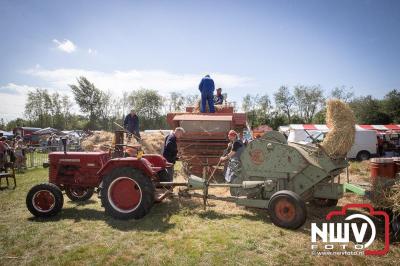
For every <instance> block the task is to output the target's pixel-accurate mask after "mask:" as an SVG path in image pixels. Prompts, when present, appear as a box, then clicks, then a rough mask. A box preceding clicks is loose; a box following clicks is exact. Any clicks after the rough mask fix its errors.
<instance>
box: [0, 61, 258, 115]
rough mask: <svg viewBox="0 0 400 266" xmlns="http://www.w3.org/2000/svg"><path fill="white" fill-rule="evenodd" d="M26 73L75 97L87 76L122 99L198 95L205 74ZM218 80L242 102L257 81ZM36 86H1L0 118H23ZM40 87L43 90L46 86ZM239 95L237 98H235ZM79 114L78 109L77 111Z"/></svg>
mask: <svg viewBox="0 0 400 266" xmlns="http://www.w3.org/2000/svg"><path fill="white" fill-rule="evenodd" d="M25 73H26V74H28V75H30V76H32V77H34V78H37V79H38V81H39V82H38V83H39V84H46V85H45V86H46V89H48V90H49V92H50V93H53V92H55V91H59V92H60V93H62V94H67V95H69V96H70V97H71V99H72V98H73V97H72V92H71V90H70V88H69V86H68V85H69V84H76V83H77V82H76V79H77V78H78V77H79V76H85V77H86V78H88V79H89V80H90V81H91V82H93V83H94V84H95V85H96V87H98V88H99V89H101V90H103V91H108V90H111V91H112V92H113V94H114V95H115V96H121V95H122V92H124V91H128V92H130V91H132V90H134V89H139V88H149V89H156V90H157V91H158V92H159V93H160V94H162V95H167V94H168V93H169V92H172V91H179V92H182V93H184V94H198V93H199V91H198V84H199V82H200V79H201V78H202V76H203V74H177V73H171V72H168V71H163V70H135V69H132V70H127V71H118V70H116V71H112V72H102V71H97V70H87V69H72V68H61V69H44V68H42V67H40V66H35V67H34V68H32V69H29V70H27V71H25ZM210 75H211V77H212V78H213V79H214V81H215V86H216V87H222V88H223V89H224V92H228V93H229V95H230V96H229V97H228V98H230V100H232V99H233V98H236V99H233V100H239V99H241V97H243V94H244V91H247V90H246V89H247V88H249V86H252V85H254V84H253V82H254V81H253V80H252V79H251V78H248V77H242V76H236V75H231V74H224V73H210ZM35 88H36V87H34V86H28V85H19V84H15V83H8V84H6V85H3V86H1V85H0V97H2V98H3V100H4V101H3V103H2V104H1V105H0V118H5V119H6V120H11V119H15V118H16V117H22V116H23V112H24V108H25V102H26V97H27V93H28V91H30V90H34V89H35ZM40 88H43V87H42V86H41V87H40ZM233 95H237V96H236V97H235V96H234V97H232V96H233ZM76 111H78V110H77V108H76V106H75V107H74V112H76Z"/></svg>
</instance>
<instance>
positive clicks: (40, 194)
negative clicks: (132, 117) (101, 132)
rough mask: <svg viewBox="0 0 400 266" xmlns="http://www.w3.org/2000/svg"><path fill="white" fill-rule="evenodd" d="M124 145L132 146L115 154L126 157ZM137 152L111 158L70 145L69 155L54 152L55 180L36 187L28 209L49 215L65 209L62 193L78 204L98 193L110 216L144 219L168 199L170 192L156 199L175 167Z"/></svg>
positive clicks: (51, 174) (119, 147) (52, 173)
mask: <svg viewBox="0 0 400 266" xmlns="http://www.w3.org/2000/svg"><path fill="white" fill-rule="evenodd" d="M122 134H123V133H122ZM117 135H118V134H117V133H116V136H117ZM120 135H121V134H119V136H120ZM122 136H123V135H122ZM116 139H118V138H116ZM119 139H121V137H119ZM122 140H123V137H122ZM117 143H121V142H117ZM122 143H123V141H122ZM123 146H126V145H123V144H117V145H116V147H115V152H114V153H113V156H121V155H122V156H123V154H124V151H125V150H124V148H123ZM133 148H134V149H135V148H138V149H140V147H133ZM131 149H132V147H131ZM137 154H138V156H136V157H131V156H129V157H118V158H111V157H112V156H111V154H110V153H106V152H66V148H65V145H64V152H52V153H50V154H49V182H48V183H43V184H38V185H36V186H34V187H32V188H31V190H30V191H29V192H28V195H27V197H26V205H27V207H28V209H29V211H30V212H31V213H32V214H33V215H35V216H38V217H48V216H52V215H55V214H57V213H58V212H59V211H60V210H61V208H62V206H63V203H64V198H63V193H62V191H65V194H66V195H67V197H68V198H69V199H71V200H72V201H85V200H88V199H90V198H91V197H92V195H93V193H94V192H95V191H96V192H98V193H99V197H100V199H101V203H102V205H103V206H104V208H105V211H106V213H107V214H110V215H111V216H113V217H115V218H119V219H129V218H135V219H139V218H141V217H143V216H145V215H146V214H147V213H148V212H149V211H150V209H151V207H152V206H153V203H154V202H155V201H161V200H162V199H163V198H164V197H165V196H166V195H167V193H168V190H166V189H164V190H160V191H158V192H160V196H159V197H156V194H157V193H156V187H157V184H158V183H159V182H162V181H169V180H168V175H167V173H166V169H167V168H168V167H172V166H173V165H172V164H170V163H168V162H167V161H166V160H165V158H164V157H162V156H161V155H157V154H145V155H141V154H142V153H141V152H140V151H139V152H138V153H137Z"/></svg>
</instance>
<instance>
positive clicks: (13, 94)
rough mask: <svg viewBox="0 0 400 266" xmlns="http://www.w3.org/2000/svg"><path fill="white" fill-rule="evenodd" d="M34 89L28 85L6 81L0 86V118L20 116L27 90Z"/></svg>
mask: <svg viewBox="0 0 400 266" xmlns="http://www.w3.org/2000/svg"><path fill="white" fill-rule="evenodd" d="M33 89H35V88H34V87H31V86H28V85H18V84H15V83H8V84H6V85H1V86H0V97H1V99H3V100H2V103H1V105H0V118H3V119H5V120H6V121H8V120H12V119H15V118H17V117H22V116H23V112H24V108H25V101H26V95H27V92H28V91H29V90H33Z"/></svg>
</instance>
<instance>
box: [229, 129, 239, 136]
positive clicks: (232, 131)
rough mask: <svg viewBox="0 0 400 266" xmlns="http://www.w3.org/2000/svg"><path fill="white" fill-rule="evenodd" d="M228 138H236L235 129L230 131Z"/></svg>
mask: <svg viewBox="0 0 400 266" xmlns="http://www.w3.org/2000/svg"><path fill="white" fill-rule="evenodd" d="M228 136H229V137H230V136H232V137H236V136H237V132H236V131H235V130H233V129H231V130H229V133H228Z"/></svg>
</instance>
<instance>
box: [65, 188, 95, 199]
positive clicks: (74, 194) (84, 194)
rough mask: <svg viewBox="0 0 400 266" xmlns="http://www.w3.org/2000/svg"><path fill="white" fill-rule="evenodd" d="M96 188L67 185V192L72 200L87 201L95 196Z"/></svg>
mask: <svg viewBox="0 0 400 266" xmlns="http://www.w3.org/2000/svg"><path fill="white" fill-rule="evenodd" d="M93 193H94V188H79V187H67V188H65V194H66V195H67V197H68V198H69V199H70V200H72V201H86V200H88V199H90V198H91V197H92V196H93Z"/></svg>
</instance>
